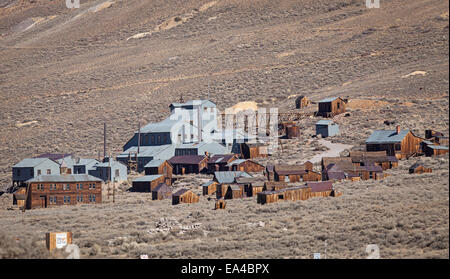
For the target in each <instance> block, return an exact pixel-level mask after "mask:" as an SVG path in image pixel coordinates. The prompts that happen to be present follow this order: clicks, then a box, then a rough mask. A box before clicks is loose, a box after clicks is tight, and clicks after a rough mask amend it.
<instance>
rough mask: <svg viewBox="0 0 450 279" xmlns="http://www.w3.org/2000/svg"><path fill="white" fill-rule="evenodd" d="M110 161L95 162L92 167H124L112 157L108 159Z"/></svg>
mask: <svg viewBox="0 0 450 279" xmlns="http://www.w3.org/2000/svg"><path fill="white" fill-rule="evenodd" d="M110 160H111V162H102V163H97V164H95V165H94V167H99V168H108V167H110V166H111V167H112V168H115V167H126V166H125V165H124V164H123V163H121V162H119V161H116V160H113V159H112V158H111V159H110Z"/></svg>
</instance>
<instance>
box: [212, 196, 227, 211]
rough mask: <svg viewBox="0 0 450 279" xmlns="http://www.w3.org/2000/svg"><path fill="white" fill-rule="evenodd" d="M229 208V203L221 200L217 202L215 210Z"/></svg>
mask: <svg viewBox="0 0 450 279" xmlns="http://www.w3.org/2000/svg"><path fill="white" fill-rule="evenodd" d="M226 207H227V202H226V201H225V200H224V199H223V198H221V199H218V200H217V201H216V204H215V207H214V209H216V210H217V209H225V208H226Z"/></svg>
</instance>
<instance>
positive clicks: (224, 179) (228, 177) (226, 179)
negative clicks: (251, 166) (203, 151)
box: [214, 171, 252, 184]
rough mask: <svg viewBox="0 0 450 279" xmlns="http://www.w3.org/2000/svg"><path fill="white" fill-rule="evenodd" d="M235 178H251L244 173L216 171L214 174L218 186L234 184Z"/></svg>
mask: <svg viewBox="0 0 450 279" xmlns="http://www.w3.org/2000/svg"><path fill="white" fill-rule="evenodd" d="M236 177H252V176H251V175H250V174H248V173H246V172H244V171H216V172H214V178H215V179H216V181H217V182H218V183H220V184H224V183H225V184H231V183H234V179H235V178H236Z"/></svg>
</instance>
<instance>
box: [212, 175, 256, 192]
mask: <svg viewBox="0 0 450 279" xmlns="http://www.w3.org/2000/svg"><path fill="white" fill-rule="evenodd" d="M238 177H247V178H251V177H252V176H251V175H250V174H248V173H246V172H243V171H216V172H215V173H214V181H216V182H217V183H218V184H217V187H216V197H217V198H218V199H220V198H222V197H224V196H225V193H226V191H227V189H228V186H230V185H232V184H236V178H238Z"/></svg>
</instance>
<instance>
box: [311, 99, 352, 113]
mask: <svg viewBox="0 0 450 279" xmlns="http://www.w3.org/2000/svg"><path fill="white" fill-rule="evenodd" d="M345 106H346V101H345V100H344V99H342V98H341V97H332V98H325V99H323V100H320V101H319V108H318V109H319V110H318V111H317V113H316V116H323V117H333V116H335V115H338V114H341V113H344V112H345Z"/></svg>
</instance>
